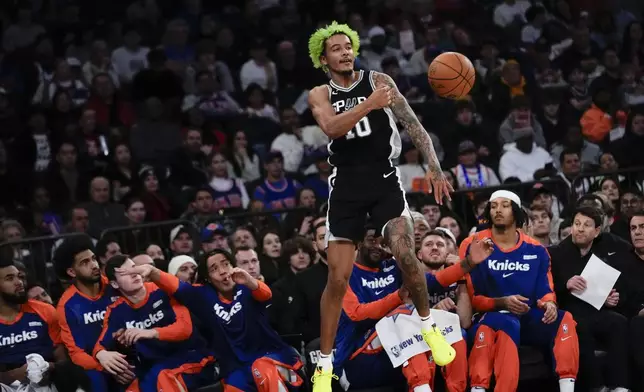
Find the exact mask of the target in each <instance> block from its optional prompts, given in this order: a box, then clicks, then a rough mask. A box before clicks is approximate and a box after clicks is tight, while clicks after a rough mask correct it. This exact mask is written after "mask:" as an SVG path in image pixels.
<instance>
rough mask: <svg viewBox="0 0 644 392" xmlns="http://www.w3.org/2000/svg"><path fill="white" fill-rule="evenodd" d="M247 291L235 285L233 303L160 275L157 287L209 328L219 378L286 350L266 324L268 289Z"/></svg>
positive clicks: (212, 290)
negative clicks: (218, 368) (272, 353)
mask: <svg viewBox="0 0 644 392" xmlns="http://www.w3.org/2000/svg"><path fill="white" fill-rule="evenodd" d="M258 283H259V287H258V288H257V289H255V290H250V289H248V288H247V287H246V286H241V285H236V286H235V287H234V288H233V291H234V293H235V295H234V297H233V300H232V301H229V300H227V299H226V298H224V297H222V296H220V295H219V293H218V292H217V290H216V289H215V288H214V287H212V286H210V285H191V284H188V283H185V282H181V281H179V279H177V277H175V276H172V275H170V274H167V273H165V272H161V279H160V281H159V282H158V285H159V287H160V288H161V289H162V290H164V291H166V292H167V293H169V294H171V295H172V296H174V297H175V298H176V299H177V300H179V301H181V302H182V303H183V304H184V305H186V306H187V307H188V309H190V311H191V312H192V313H193V314H194V315H195V316H196V317H197V318H199V319H200V320H201V321H202V322H203V324H204V325H205V326H206V327H207V328H209V329H211V331H212V337H213V338H212V339H210V341H209V348H210V349H211V351H212V353H213V354H214V356H215V358H216V359H217V360H218V362H219V365H220V372H221V376H222V377H224V378H225V377H226V376H227V375H228V374H229V373H230V372H232V371H233V370H235V369H238V368H240V367H242V366H249V365H250V364H252V362H253V361H255V360H256V359H258V358H260V357H263V356H264V355H266V354H268V353H271V352H277V351H282V350H285V349H288V348H290V346H288V345H287V344H286V343H285V342H284V341H283V340H282V339H281V338H280V337H279V335H278V334H277V332H275V330H274V329H273V328H272V327H271V326H270V324H269V322H268V317H267V314H266V305H267V302H268V301H269V300H270V299H271V296H272V293H271V290H270V288H268V286H267V285H266V284H264V283H263V282H258Z"/></svg>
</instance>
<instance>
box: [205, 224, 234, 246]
mask: <svg viewBox="0 0 644 392" xmlns="http://www.w3.org/2000/svg"><path fill="white" fill-rule="evenodd" d="M215 234H221V235H223V236H227V235H228V231H226V228H225V227H224V226H223V225H222V224H221V223H214V222H213V223H209V224H208V225H206V227H204V228H203V229H201V242H210V241H212V236H214V235H215Z"/></svg>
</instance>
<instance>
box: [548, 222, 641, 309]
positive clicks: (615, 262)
mask: <svg viewBox="0 0 644 392" xmlns="http://www.w3.org/2000/svg"><path fill="white" fill-rule="evenodd" d="M631 249H632V247H631V245H630V244H629V243H628V242H626V241H624V240H623V239H621V238H620V237H618V236H616V235H614V234H611V233H601V234H600V235H599V236H598V237H597V238H596V239H595V240H594V241H593V245H592V247H591V249H590V251H589V252H588V254H586V256H583V257H582V256H581V254H580V252H579V248H578V247H577V245H575V244H574V243H573V242H572V236H568V237H567V238H566V239H565V240H563V241H562V242H561V243H559V244H558V245H555V246H552V247H550V248H548V251H549V252H550V256H551V259H552V267H551V268H552V279H553V281H554V285H555V293H556V295H557V302H558V303H559V307H560V308H561V309H564V310H567V311H569V312H570V313H571V314H572V315H573V317H574V318H575V319H577V318H580V317H586V316H590V315H592V314H594V313H595V312H597V309H595V308H594V307H592V306H591V305H589V304H588V303H586V302H584V301H582V300H580V299H579V298H577V297H575V296H573V295H572V293H571V292H570V290H568V288H567V287H566V283H567V282H568V280H569V279H570V278H572V277H573V276H575V275H581V272H582V271H583V270H584V267H585V266H586V264H587V263H588V260H589V259H590V256H591V255H593V254H594V255H595V256H597V257H599V258H600V259H602V260H603V261H604V262H605V263H606V264H608V265H610V266H611V267H613V268H615V269H617V270H619V271H621V272H622V275H620V278H619V279H618V280H617V283H615V289H616V290H617V291H618V292H619V304H618V305H617V307H616V308H614V309H612V310H616V311H618V312H620V313H626V307H625V306H626V303H627V301H628V286H627V282H626V278H625V271H627V268H628V265H629V264H630V263H629V261H632V251H631Z"/></svg>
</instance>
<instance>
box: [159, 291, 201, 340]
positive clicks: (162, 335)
mask: <svg viewBox="0 0 644 392" xmlns="http://www.w3.org/2000/svg"><path fill="white" fill-rule="evenodd" d="M170 304H172V310H173V311H174V315H175V317H176V320H177V321H175V322H174V323H172V324H170V325H168V326H166V327H161V328H155V330H156V331H157V332H158V333H159V340H161V341H164V342H180V341H183V340H186V339H188V338H189V337H190V335H191V334H192V319H191V318H190V312H189V311H188V308H186V307H185V306H183V305H181V304H180V303H179V302H177V300H175V299H174V298H173V299H171V300H170Z"/></svg>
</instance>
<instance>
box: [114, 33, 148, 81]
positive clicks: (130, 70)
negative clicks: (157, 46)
mask: <svg viewBox="0 0 644 392" xmlns="http://www.w3.org/2000/svg"><path fill="white" fill-rule="evenodd" d="M149 52H150V48H148V47H147V46H141V34H140V33H139V31H138V28H137V26H135V25H126V26H125V27H124V28H123V45H122V46H120V47H118V48H116V49H114V51H112V60H111V63H112V65H113V67H114V69H115V71H116V72H117V74H118V79H119V81H120V82H121V83H123V84H128V83H131V82H132V79H133V78H134V75H136V74H137V73H138V72H139V71H141V70H143V69H145V68H147V67H148V58H147V56H148V53H149Z"/></svg>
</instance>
